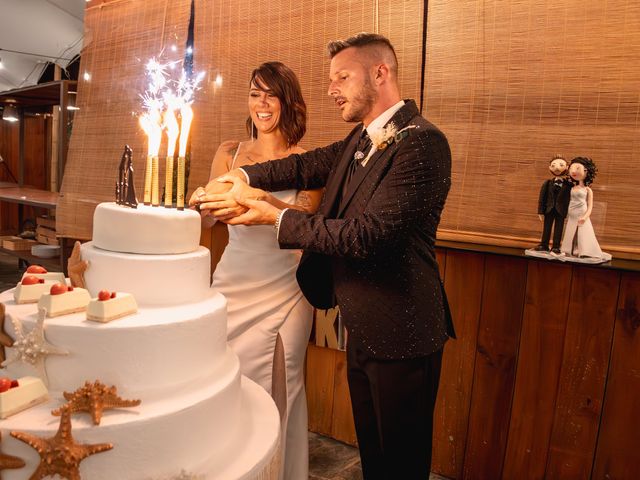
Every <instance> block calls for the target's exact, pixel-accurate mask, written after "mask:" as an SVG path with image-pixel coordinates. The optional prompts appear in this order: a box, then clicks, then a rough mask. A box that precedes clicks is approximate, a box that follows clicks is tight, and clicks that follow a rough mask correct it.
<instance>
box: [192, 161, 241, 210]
mask: <svg viewBox="0 0 640 480" xmlns="http://www.w3.org/2000/svg"><path fill="white" fill-rule="evenodd" d="M234 180H237V181H240V182H242V183H244V184H246V176H245V175H244V173H242V172H241V171H240V170H239V169H237V168H236V169H235V170H231V171H229V172H227V173H225V174H224V175H221V176H219V177H217V178H214V179H213V180H211V181H210V182H209V183H207V184H206V185H205V186H204V187H198V188H196V189H195V191H194V192H193V194H192V195H191V198H190V199H189V206H190V207H195V206H196V205H200V208H201V209H202V208H206V207H203V206H202V203H204V202H207V201H209V200H208V198H207V196H208V195H217V194H221V193H226V192H228V191H229V190H231V188H232V187H233V185H234V183H233V181H234ZM209 208H210V207H209Z"/></svg>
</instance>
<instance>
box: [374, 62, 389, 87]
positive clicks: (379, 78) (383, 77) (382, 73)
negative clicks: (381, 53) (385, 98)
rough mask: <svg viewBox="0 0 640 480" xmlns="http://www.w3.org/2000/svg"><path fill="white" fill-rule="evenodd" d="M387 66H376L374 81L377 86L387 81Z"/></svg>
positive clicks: (383, 64)
mask: <svg viewBox="0 0 640 480" xmlns="http://www.w3.org/2000/svg"><path fill="white" fill-rule="evenodd" d="M389 74H390V71H389V66H388V65H387V64H385V63H381V64H379V65H377V66H376V70H375V75H374V80H375V82H376V84H377V85H381V84H382V83H384V82H385V81H387V80H388V79H389Z"/></svg>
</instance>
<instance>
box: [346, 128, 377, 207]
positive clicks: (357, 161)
mask: <svg viewBox="0 0 640 480" xmlns="http://www.w3.org/2000/svg"><path fill="white" fill-rule="evenodd" d="M370 149H371V139H370V138H369V135H368V134H367V131H366V130H365V129H363V130H362V133H361V134H360V138H359V139H358V146H357V147H356V153H354V154H353V158H352V159H351V162H350V163H349V168H348V169H347V176H346V178H345V179H344V183H343V184H342V196H343V197H344V196H345V194H346V192H347V189H348V188H349V183H350V182H351V179H352V178H353V176H354V175H355V173H356V172H357V171H358V169H359V168H362V161H363V160H364V159H365V158H367V154H368V153H369V150H370Z"/></svg>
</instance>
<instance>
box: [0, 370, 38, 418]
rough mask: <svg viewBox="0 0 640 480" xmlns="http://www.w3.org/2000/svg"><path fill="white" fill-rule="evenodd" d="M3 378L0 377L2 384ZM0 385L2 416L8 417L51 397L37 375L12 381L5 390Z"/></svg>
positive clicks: (0, 414)
mask: <svg viewBox="0 0 640 480" xmlns="http://www.w3.org/2000/svg"><path fill="white" fill-rule="evenodd" d="M3 380H6V379H0V385H2V383H3ZM1 390H4V388H3V387H0V418H3V419H4V418H7V417H10V416H11V415H15V414H16V413H18V412H21V411H23V410H26V409H27V408H29V407H33V406H34V405H37V404H39V403H42V402H46V401H47V400H48V399H49V392H48V391H47V387H45V386H44V383H43V382H42V380H40V379H39V378H36V377H22V378H19V379H18V380H14V381H13V382H11V386H10V387H9V388H8V389H6V390H4V391H1Z"/></svg>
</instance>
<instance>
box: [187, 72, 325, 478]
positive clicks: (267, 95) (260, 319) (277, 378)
mask: <svg viewBox="0 0 640 480" xmlns="http://www.w3.org/2000/svg"><path fill="white" fill-rule="evenodd" d="M249 112H250V117H249V118H248V119H247V130H248V133H250V134H251V140H250V141H247V142H237V141H228V142H224V143H222V144H221V145H220V147H219V149H218V151H217V153H216V155H215V157H214V159H213V163H212V166H211V176H210V182H209V184H208V185H207V187H206V189H205V188H203V187H199V188H198V189H197V190H196V191H195V192H194V194H193V196H192V197H191V201H190V204H191V205H200V207H201V209H202V210H201V212H202V214H203V216H205V218H204V220H205V222H206V219H207V216H211V215H215V217H216V218H217V219H218V220H222V221H224V220H225V219H228V218H232V217H234V216H236V215H238V214H240V213H244V211H246V209H244V207H242V206H239V205H238V204H237V203H236V202H235V200H234V196H237V195H240V196H241V197H248V198H255V199H262V200H267V201H269V202H271V203H272V204H274V205H275V206H277V207H278V208H281V209H282V208H295V209H299V210H304V211H308V212H310V213H312V212H315V210H316V209H317V207H318V205H319V203H320V198H321V195H322V191H321V190H314V191H294V190H286V191H281V192H273V193H269V192H265V191H263V190H259V189H256V188H251V187H249V186H247V185H246V184H245V183H243V182H238V183H237V184H231V183H219V182H217V181H216V180H215V179H216V178H218V177H220V176H221V175H224V174H225V173H227V172H228V171H229V170H232V169H234V168H238V167H242V166H243V165H250V164H253V163H258V162H264V161H266V160H270V159H277V158H282V157H286V156H287V155H290V154H292V153H301V152H303V150H302V149H301V148H299V147H298V146H297V144H298V142H299V141H300V139H301V138H302V137H303V135H304V133H305V130H306V105H305V103H304V99H303V98H302V92H301V89H300V84H299V82H298V79H297V78H296V75H295V74H294V73H293V72H292V71H291V70H290V69H289V68H288V67H287V66H285V65H283V64H282V63H280V62H268V63H264V64H262V65H260V66H259V67H258V68H257V69H256V70H254V71H253V73H252V75H251V81H250V90H249ZM230 187H232V188H231V190H229V188H230ZM222 190H227V191H228V192H227V193H218V192H221V191H222ZM212 192H213V193H212ZM235 198H237V197H235ZM207 209H211V210H207ZM210 218H211V217H210ZM228 228H229V243H228V245H227V246H226V248H225V251H224V253H223V254H222V258H221V259H220V262H219V263H218V265H217V267H216V269H215V272H214V273H213V284H212V288H215V289H216V290H218V291H220V292H221V293H222V294H223V295H224V296H225V297H226V299H227V305H228V307H227V312H228V329H227V339H228V342H229V345H230V346H231V348H232V349H233V350H234V352H235V353H236V354H237V355H238V356H239V357H240V368H241V371H242V374H243V375H246V376H247V377H249V378H250V379H251V380H253V381H255V382H256V383H258V384H260V385H261V386H262V387H263V388H264V389H265V390H266V391H267V392H269V393H270V394H271V396H272V397H273V399H274V400H275V402H276V405H277V406H278V410H279V411H280V418H281V424H282V439H281V445H282V450H283V468H282V469H281V476H280V478H284V479H286V480H300V479H306V478H308V430H307V428H308V427H307V400H306V395H305V389H304V376H303V373H304V359H305V354H306V349H307V345H308V341H309V335H310V332H311V325H312V319H313V312H312V308H311V305H309V303H308V302H307V301H306V299H305V298H304V297H303V295H302V293H301V291H300V288H299V287H298V283H297V281H296V268H297V267H298V262H299V260H300V251H298V250H281V249H280V248H279V245H278V241H277V238H276V231H275V230H274V228H273V226H266V225H260V226H250V227H247V226H242V225H238V226H232V225H229V227H228Z"/></svg>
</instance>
